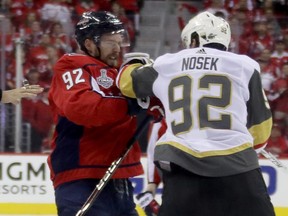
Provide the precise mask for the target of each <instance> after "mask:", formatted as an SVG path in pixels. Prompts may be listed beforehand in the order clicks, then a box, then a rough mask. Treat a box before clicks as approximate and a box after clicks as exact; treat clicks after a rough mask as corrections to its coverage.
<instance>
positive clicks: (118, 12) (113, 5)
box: [111, 1, 136, 54]
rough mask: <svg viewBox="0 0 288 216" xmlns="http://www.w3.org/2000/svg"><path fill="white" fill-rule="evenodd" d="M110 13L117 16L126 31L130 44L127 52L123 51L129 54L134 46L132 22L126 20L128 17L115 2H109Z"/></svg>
mask: <svg viewBox="0 0 288 216" xmlns="http://www.w3.org/2000/svg"><path fill="white" fill-rule="evenodd" d="M111 12H112V13H113V14H114V15H115V16H117V17H118V18H119V19H120V20H121V22H123V24H124V27H125V29H126V30H127V31H128V34H129V39H130V43H131V44H130V47H129V50H125V52H129V51H131V50H133V48H134V46H135V42H136V37H135V29H134V24H133V22H132V21H131V20H130V19H128V17H127V16H126V14H125V10H124V8H123V7H122V6H121V5H120V4H119V3H118V2H117V1H112V2H111ZM123 54H124V53H123Z"/></svg>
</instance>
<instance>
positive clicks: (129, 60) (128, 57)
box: [120, 52, 153, 68]
mask: <svg viewBox="0 0 288 216" xmlns="http://www.w3.org/2000/svg"><path fill="white" fill-rule="evenodd" d="M135 63H140V64H142V65H145V64H152V63H153V60H152V59H150V55H149V54H148V53H142V52H131V53H126V54H124V60H123V63H122V64H121V67H120V68H122V67H123V66H125V65H127V64H135Z"/></svg>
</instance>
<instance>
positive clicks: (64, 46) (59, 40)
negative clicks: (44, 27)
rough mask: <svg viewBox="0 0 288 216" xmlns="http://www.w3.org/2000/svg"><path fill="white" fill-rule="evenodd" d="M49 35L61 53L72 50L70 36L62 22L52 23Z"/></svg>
mask: <svg viewBox="0 0 288 216" xmlns="http://www.w3.org/2000/svg"><path fill="white" fill-rule="evenodd" d="M49 35H50V39H51V44H53V46H55V47H56V48H57V49H58V51H59V53H60V55H63V54H64V53H69V52H71V40H70V37H69V35H67V34H66V33H65V32H64V31H63V26H62V24H61V23H60V22H55V23H53V24H52V26H51V30H50V32H49Z"/></svg>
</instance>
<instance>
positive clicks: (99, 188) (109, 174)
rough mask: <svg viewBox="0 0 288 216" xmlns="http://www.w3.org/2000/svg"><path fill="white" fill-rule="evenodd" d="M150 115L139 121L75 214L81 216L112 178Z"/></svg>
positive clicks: (146, 123)
mask: <svg viewBox="0 0 288 216" xmlns="http://www.w3.org/2000/svg"><path fill="white" fill-rule="evenodd" d="M151 119H152V116H149V115H147V116H146V117H145V119H144V120H143V121H142V122H141V124H140V125H139V127H138V128H137V130H136V132H135V134H134V136H133V137H132V138H131V139H130V140H129V141H128V143H127V146H126V148H125V150H124V151H123V153H122V154H121V155H120V157H119V158H118V159H117V160H115V161H113V162H112V164H111V165H110V167H109V168H108V169H107V171H106V173H105V175H104V176H103V178H102V179H100V181H99V183H98V184H97V185H96V187H95V188H94V190H93V191H92V193H91V194H90V196H89V197H88V199H87V200H86V202H85V203H84V205H83V206H82V207H81V209H80V210H79V211H78V212H77V214H76V216H83V215H85V214H86V212H87V211H88V210H89V208H90V207H91V205H92V204H93V203H94V201H95V199H96V198H97V197H98V196H99V194H100V193H101V191H102V190H103V188H104V187H105V186H106V184H107V183H108V181H109V180H110V179H111V178H112V176H113V174H114V173H115V171H116V170H117V168H118V167H119V166H120V164H121V162H122V161H123V160H124V159H125V157H126V156H127V154H128V153H129V151H130V149H131V148H132V146H133V144H134V143H135V142H136V140H138V139H139V137H140V135H141V134H142V133H143V131H144V130H145V128H146V127H147V126H148V124H149V122H150V121H151Z"/></svg>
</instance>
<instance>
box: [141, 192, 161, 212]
mask: <svg viewBox="0 0 288 216" xmlns="http://www.w3.org/2000/svg"><path fill="white" fill-rule="evenodd" d="M136 203H137V204H138V205H140V206H141V208H142V209H143V210H144V211H145V214H146V215H147V216H157V214H158V212H159V207H160V205H159V203H158V202H157V201H156V200H155V199H154V197H153V194H152V193H151V192H149V191H145V192H143V193H140V194H138V195H136Z"/></svg>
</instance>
